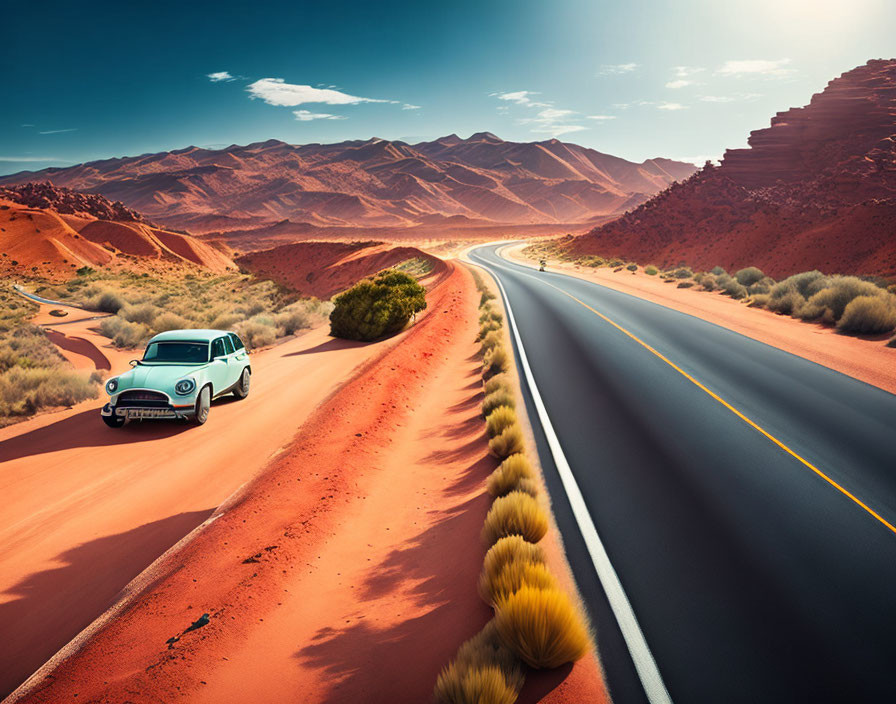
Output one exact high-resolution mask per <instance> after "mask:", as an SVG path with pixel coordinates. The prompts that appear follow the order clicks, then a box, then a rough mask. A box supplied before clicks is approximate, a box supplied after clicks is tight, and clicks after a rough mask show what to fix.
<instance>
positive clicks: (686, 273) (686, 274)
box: [672, 266, 694, 279]
mask: <svg viewBox="0 0 896 704" xmlns="http://www.w3.org/2000/svg"><path fill="white" fill-rule="evenodd" d="M672 276H673V277H675V278H676V279H690V278H693V276H694V272H693V271H691V270H690V269H689V268H688V267H686V266H682V267H679V268H678V269H676V270H675V271H673V272H672Z"/></svg>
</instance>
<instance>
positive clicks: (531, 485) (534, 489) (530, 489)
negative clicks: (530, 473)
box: [516, 477, 541, 497]
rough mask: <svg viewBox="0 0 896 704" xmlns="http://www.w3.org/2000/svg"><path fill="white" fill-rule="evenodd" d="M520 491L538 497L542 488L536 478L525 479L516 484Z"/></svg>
mask: <svg viewBox="0 0 896 704" xmlns="http://www.w3.org/2000/svg"><path fill="white" fill-rule="evenodd" d="M516 488H517V490H518V491H525V492H526V493H527V494H528V495H529V496H535V497H537V496H538V494H539V492H540V491H541V487H540V486H539V484H538V482H537V481H535V478H534V477H531V478H530V477H523V478H522V479H520V480H519V481H518V482H517V483H516Z"/></svg>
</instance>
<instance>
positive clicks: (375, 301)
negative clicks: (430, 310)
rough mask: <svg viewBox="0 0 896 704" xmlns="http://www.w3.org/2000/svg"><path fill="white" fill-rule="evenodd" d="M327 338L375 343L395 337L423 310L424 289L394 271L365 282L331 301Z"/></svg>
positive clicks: (402, 274) (424, 306) (383, 273)
mask: <svg viewBox="0 0 896 704" xmlns="http://www.w3.org/2000/svg"><path fill="white" fill-rule="evenodd" d="M333 302H334V308H333V312H332V313H330V334H331V335H333V336H334V337H342V338H345V339H349V340H365V341H369V340H376V339H378V338H381V337H383V336H385V335H391V334H394V333H397V332H398V331H399V330H401V329H402V328H403V327H404V326H405V325H407V323H408V321H409V320H410V319H411V316H413V315H416V314H417V313H419V312H420V311H421V310H423V309H424V308H426V289H424V288H423V287H422V286H421V285H420V284H418V283H417V281H416V279H414V277H412V276H408V275H407V274H405V273H402V272H400V271H395V270H394V269H387V270H386V271H382V272H380V273H379V274H377V275H376V276H374V277H373V278H370V279H364V280H363V281H361V282H359V283H357V284H355V285H354V286H353V287H352V288H350V289H349V290H348V291H345V292H344V293H341V294H339V295H338V296H336V298H335V299H334V301H333Z"/></svg>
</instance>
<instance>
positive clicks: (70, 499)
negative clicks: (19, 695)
mask: <svg viewBox="0 0 896 704" xmlns="http://www.w3.org/2000/svg"><path fill="white" fill-rule="evenodd" d="M69 310H70V311H76V310H77V309H69ZM80 313H81V314H82V315H83V314H84V311H80ZM70 315H75V313H74V312H72V313H70ZM38 320H44V316H41V317H39V318H38ZM53 320H56V319H53ZM91 325H95V323H90V322H89V321H88V322H84V323H75V324H74V325H59V326H58V329H59V330H64V331H66V334H67V335H71V334H72V332H71V331H72V329H77V330H78V336H79V337H84V338H86V339H87V340H91V339H94V338H98V339H97V340H96V341H97V344H98V345H100V347H99V348H98V351H99V352H100V354H101V356H102V357H103V358H105V359H108V360H109V361H110V366H111V368H112V370H113V371H114V372H116V373H117V372H120V371H122V370H123V369H127V360H128V359H130V358H132V357H133V356H134V353H133V352H126V351H125V352H123V351H119V350H114V349H112V348H106V347H105V346H104V345H105V344H107V343H108V340H106V339H105V338H101V337H99V336H98V335H96V334H95V333H91V332H90V331H89V330H85V329H84V328H82V326H84V327H87V326H91ZM91 336H93V338H92V337H91ZM390 344H393V343H392V342H387V343H381V344H377V345H370V346H361V345H356V344H352V343H345V342H337V341H335V340H332V339H330V338H329V337H328V335H327V333H326V330H325V329H317V330H314V331H311V332H308V333H306V334H305V335H303V336H301V337H299V338H297V339H294V340H290V341H288V342H286V343H284V344H282V345H279V346H277V347H274V348H272V349H270V350H267V351H264V352H260V353H257V354H254V355H253V357H252V360H253V368H254V370H255V374H254V376H253V381H252V393H251V394H250V396H249V398H248V399H246V400H245V401H241V402H239V403H233V402H230V401H229V400H225V399H222V400H220V401H218V402H216V403H215V404H214V405H213V406H212V412H211V417H210V419H209V422H208V423H207V424H206V425H204V426H202V427H193V426H190V425H185V424H180V423H171V422H154V423H145V424H132V425H130V426H128V427H126V428H125V429H123V430H112V429H110V428H107V427H106V426H105V425H103V423H102V422H101V421H100V418H99V410H98V409H99V407H100V405H102V403H103V401H102V400H101V399H98V400H95V401H88V402H85V403H82V404H79V405H77V406H75V407H74V408H72V409H71V410H68V411H61V412H56V413H45V414H42V415H39V416H37V417H35V418H32V419H31V420H27V421H24V422H22V423H18V424H16V425H13V426H10V427H7V428H4V429H2V430H0V463H2V465H3V472H2V474H0V492H2V494H3V497H4V501H3V505H2V508H0V545H3V550H2V552H0V632H2V633H4V634H11V633H15V634H16V637H15V641H12V640H10V639H6V640H4V642H3V644H2V645H0V693H4V694H5V693H8V692H9V691H11V690H12V689H13V688H14V687H15V686H17V685H18V684H20V683H21V682H22V681H23V680H24V679H25V678H26V677H28V676H29V675H30V674H31V673H32V672H33V671H34V670H36V669H37V668H38V667H40V665H41V664H42V663H43V662H44V661H45V660H46V659H47V658H49V657H50V656H52V655H53V653H54V652H56V651H57V650H58V649H59V648H61V647H62V646H64V645H65V644H66V643H67V642H68V641H69V640H70V639H71V638H73V637H74V636H75V635H77V633H78V632H79V631H80V630H81V629H83V628H84V627H86V626H87V625H88V624H90V622H91V621H93V619H95V618H96V617H97V616H99V615H100V614H101V613H102V612H103V611H104V610H105V609H106V608H108V607H109V606H110V605H111V604H112V603H113V602H114V600H115V599H116V595H117V594H118V593H119V591H120V590H121V589H122V588H123V587H124V586H125V585H126V584H127V583H128V582H129V581H130V580H131V579H133V578H134V577H135V576H136V575H137V574H139V573H140V572H141V570H143V569H144V568H145V567H146V566H147V565H149V564H150V563H151V562H152V561H153V560H155V559H156V558H157V557H158V556H159V555H161V554H162V553H163V552H164V551H165V550H166V549H168V548H169V547H170V546H171V545H173V544H174V543H175V542H177V541H178V540H180V538H182V537H183V536H184V535H185V534H186V533H188V532H189V531H191V530H192V529H193V528H195V527H196V526H197V525H199V524H200V523H202V521H204V520H205V519H206V518H207V517H208V516H209V514H210V513H211V512H212V511H213V510H214V509H215V507H217V506H218V505H219V504H220V503H221V501H223V500H224V499H225V498H226V497H227V496H229V495H230V494H231V493H232V492H233V491H234V490H236V489H237V488H238V487H239V486H240V485H241V484H243V483H244V482H246V481H248V480H249V479H251V477H252V476H253V475H254V474H255V473H256V472H257V471H259V470H260V469H261V468H262V467H263V466H264V465H265V464H266V463H267V462H268V460H269V458H270V457H271V456H273V455H274V454H276V453H277V452H278V451H279V450H280V449H281V448H282V447H283V446H284V445H285V444H286V443H287V442H288V441H289V440H290V438H291V437H292V435H293V434H294V433H295V430H296V428H298V426H299V425H301V423H302V422H303V420H304V419H305V418H306V417H307V416H308V415H309V414H310V413H311V411H312V410H313V409H314V408H315V406H317V405H318V404H319V403H320V402H321V401H323V400H324V398H326V396H327V395H328V394H329V393H330V392H331V391H332V389H334V388H335V387H336V386H338V385H339V384H340V382H342V381H343V380H344V379H346V378H347V377H348V376H349V375H350V374H351V372H352V370H353V369H354V368H355V367H356V366H357V365H358V364H359V363H361V362H363V361H364V360H366V359H369V358H370V357H371V356H372V355H374V354H376V353H377V352H378V351H379V350H380V349H382V347H384V346H389V345H390ZM91 354H94V353H91ZM66 356H68V355H66ZM82 360H83V361H85V362H87V363H90V360H88V359H87V358H84V357H82ZM297 380H298V383H297Z"/></svg>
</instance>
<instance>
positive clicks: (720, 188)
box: [569, 59, 896, 277]
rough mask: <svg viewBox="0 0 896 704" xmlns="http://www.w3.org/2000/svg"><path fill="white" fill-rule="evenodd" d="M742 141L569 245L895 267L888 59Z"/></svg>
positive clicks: (611, 252)
mask: <svg viewBox="0 0 896 704" xmlns="http://www.w3.org/2000/svg"><path fill="white" fill-rule="evenodd" d="M749 145H750V148H749V149H732V150H729V151H728V152H726V154H725V157H724V159H723V160H722V163H721V165H720V166H718V167H712V166H707V167H706V168H704V169H703V170H702V171H700V172H699V173H697V174H695V175H694V176H692V177H691V178H689V179H687V180H686V181H684V182H682V183H678V184H675V185H673V186H672V187H670V188H669V189H667V190H666V191H664V192H662V193H660V194H659V195H657V196H655V197H654V198H652V199H651V200H649V201H647V202H646V203H644V204H643V205H641V206H639V207H638V208H635V209H634V210H632V211H630V212H629V213H627V214H626V215H624V216H623V217H621V218H619V219H618V220H615V221H613V222H611V223H609V224H607V225H603V226H601V227H597V228H595V229H593V230H592V231H591V232H589V233H588V234H586V235H583V236H581V237H578V238H575V239H574V240H573V241H572V242H571V244H570V245H569V246H570V248H571V249H572V250H573V251H575V252H578V253H588V254H601V255H605V256H620V257H625V258H630V259H635V260H637V261H640V262H643V263H648V262H654V263H656V264H662V265H675V264H679V263H687V264H689V265H691V266H695V267H699V268H703V269H709V268H711V267H713V266H715V265H717V264H718V265H721V266H723V267H725V268H727V269H737V268H740V267H743V266H748V265H753V266H758V267H759V268H760V269H762V270H763V271H765V272H766V273H768V274H769V275H771V276H774V277H783V276H786V275H788V274H791V273H794V272H796V271H800V270H806V269H813V268H817V269H821V270H824V271H828V272H843V273H859V274H878V275H886V276H890V275H894V274H896V59H891V60H875V61H869V62H868V63H867V64H865V65H864V66H860V67H858V68H856V69H853V70H852V71H848V72H847V73H844V74H843V75H842V76H840V77H839V78H836V79H834V80H833V81H831V82H830V83H829V84H828V86H827V87H826V88H825V90H824V91H823V92H821V93H819V94H817V95H814V96H812V99H811V101H810V103H809V104H808V105H807V106H805V107H802V108H794V109H791V110H787V111H785V112H781V113H778V114H777V115H776V116H775V117H774V118H772V120H771V126H770V127H768V128H765V129H761V130H756V131H755V132H752V133H751V135H750V138H749Z"/></svg>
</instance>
